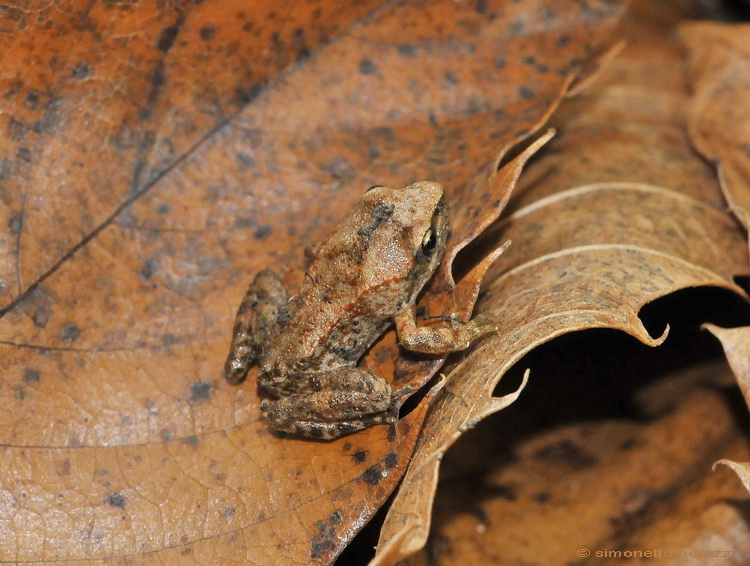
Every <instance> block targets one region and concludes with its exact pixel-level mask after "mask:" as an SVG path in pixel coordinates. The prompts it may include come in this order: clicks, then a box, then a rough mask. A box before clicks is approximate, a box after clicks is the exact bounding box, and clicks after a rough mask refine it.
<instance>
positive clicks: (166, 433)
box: [159, 428, 172, 442]
mask: <svg viewBox="0 0 750 566" xmlns="http://www.w3.org/2000/svg"><path fill="white" fill-rule="evenodd" d="M159 434H160V436H161V439H162V441H163V442H169V441H170V439H171V438H172V433H171V432H170V430H169V429H168V428H163V429H161V432H160V433H159Z"/></svg>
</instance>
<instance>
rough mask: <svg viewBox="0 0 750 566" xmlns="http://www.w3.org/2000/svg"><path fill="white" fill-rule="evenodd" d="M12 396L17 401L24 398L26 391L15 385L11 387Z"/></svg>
mask: <svg viewBox="0 0 750 566" xmlns="http://www.w3.org/2000/svg"><path fill="white" fill-rule="evenodd" d="M13 397H15V398H16V399H18V400H19V401H23V400H24V399H26V391H25V390H24V388H23V387H16V388H14V389H13Z"/></svg>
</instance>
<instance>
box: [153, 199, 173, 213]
mask: <svg viewBox="0 0 750 566" xmlns="http://www.w3.org/2000/svg"><path fill="white" fill-rule="evenodd" d="M156 212H158V213H159V214H169V213H170V212H172V206H171V205H170V204H169V203H168V202H163V203H161V204H160V205H159V206H157V207H156Z"/></svg>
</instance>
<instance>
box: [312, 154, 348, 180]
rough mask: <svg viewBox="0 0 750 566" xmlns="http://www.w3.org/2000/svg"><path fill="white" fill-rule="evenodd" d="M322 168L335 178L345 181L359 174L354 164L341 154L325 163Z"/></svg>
mask: <svg viewBox="0 0 750 566" xmlns="http://www.w3.org/2000/svg"><path fill="white" fill-rule="evenodd" d="M320 168H321V169H322V170H323V171H325V172H326V173H328V174H329V175H331V177H333V178H334V179H337V180H343V181H346V180H349V179H352V178H354V176H355V175H356V174H357V170H356V168H355V167H354V165H352V164H351V162H350V161H349V160H347V159H345V158H344V157H342V156H340V155H337V156H336V157H334V158H333V159H332V160H331V161H330V162H328V163H323V164H322V165H321V166H320Z"/></svg>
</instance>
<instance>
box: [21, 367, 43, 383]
mask: <svg viewBox="0 0 750 566" xmlns="http://www.w3.org/2000/svg"><path fill="white" fill-rule="evenodd" d="M41 378H42V374H41V372H40V371H39V370H38V369H32V368H26V369H25V370H24V372H23V380H24V381H25V382H26V383H38V382H39V380H40V379H41Z"/></svg>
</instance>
